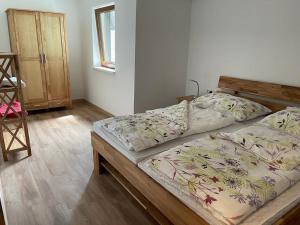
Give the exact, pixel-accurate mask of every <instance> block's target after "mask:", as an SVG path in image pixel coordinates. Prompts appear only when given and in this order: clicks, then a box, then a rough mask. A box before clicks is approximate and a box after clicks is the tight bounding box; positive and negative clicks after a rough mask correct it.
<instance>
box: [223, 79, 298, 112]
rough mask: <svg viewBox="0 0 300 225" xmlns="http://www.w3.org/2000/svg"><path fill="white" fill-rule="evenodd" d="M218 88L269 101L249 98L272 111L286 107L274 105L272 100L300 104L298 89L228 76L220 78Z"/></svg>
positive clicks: (281, 104) (278, 104)
mask: <svg viewBox="0 0 300 225" xmlns="http://www.w3.org/2000/svg"><path fill="white" fill-rule="evenodd" d="M218 87H219V88H220V89H224V90H228V91H230V92H234V93H235V94H237V95H240V94H246V95H251V96H257V97H260V98H266V99H270V101H268V100H265V99H264V100H262V99H256V98H250V99H251V100H255V101H257V102H259V103H261V104H263V105H265V106H267V107H269V108H270V109H272V110H273V111H279V110H281V109H283V108H285V107H286V106H287V105H288V104H283V103H275V102H274V100H275V101H285V102H290V103H297V104H300V87H294V86H288V85H281V84H274V83H268V82H260V81H252V80H245V79H239V78H233V77H229V76H220V79H219V85H218ZM271 100H273V101H271Z"/></svg>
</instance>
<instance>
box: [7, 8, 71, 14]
mask: <svg viewBox="0 0 300 225" xmlns="http://www.w3.org/2000/svg"><path fill="white" fill-rule="evenodd" d="M12 11H22V12H40V13H53V14H60V15H65V14H64V13H61V12H49V11H41V10H31V9H15V8H8V9H7V10H6V12H7V13H8V12H12Z"/></svg>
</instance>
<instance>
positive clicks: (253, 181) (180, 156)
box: [139, 137, 300, 225]
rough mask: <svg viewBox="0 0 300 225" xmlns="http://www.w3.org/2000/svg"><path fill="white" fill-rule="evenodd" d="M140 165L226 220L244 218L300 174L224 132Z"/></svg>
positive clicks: (175, 191) (191, 204)
mask: <svg viewBox="0 0 300 225" xmlns="http://www.w3.org/2000/svg"><path fill="white" fill-rule="evenodd" d="M139 167H140V168H141V169H143V170H144V171H145V172H146V173H148V174H149V175H150V176H151V177H152V178H154V179H155V180H156V181H157V182H159V183H161V184H162V185H163V186H164V187H165V188H166V189H168V190H169V191H170V192H172V193H173V194H174V195H175V196H176V195H177V196H178V195H180V196H183V197H182V198H181V197H180V199H184V203H185V204H187V205H188V206H189V207H191V208H192V209H194V210H195V211H196V212H198V213H199V212H200V210H199V208H205V209H206V210H208V211H209V212H210V213H211V214H212V215H213V216H214V217H215V218H217V219H218V220H220V221H222V222H223V223H225V224H230V225H235V224H239V223H241V222H242V221H243V220H244V219H245V218H246V217H247V216H249V215H250V214H251V213H253V212H254V211H256V210H257V209H259V208H260V207H262V206H263V205H264V204H266V203H267V202H268V201H270V200H272V199H274V198H276V196H278V195H280V194H281V193H282V192H283V191H285V190H286V189H287V188H289V187H290V186H292V185H293V184H295V182H296V181H298V180H299V178H300V170H299V169H297V168H295V169H294V170H289V171H286V170H282V169H280V168H274V167H273V165H272V164H271V163H268V162H267V161H265V160H262V159H261V158H260V157H257V156H256V155H254V154H252V153H250V152H247V151H245V149H244V148H242V147H241V146H239V145H236V144H235V143H233V142H231V141H227V140H224V139H220V138H209V137H208V138H203V139H198V140H194V141H192V142H189V143H186V144H184V145H180V146H178V147H176V148H173V149H171V150H169V151H166V152H164V153H161V154H158V155H156V156H153V157H151V158H149V159H147V160H146V161H143V162H141V163H139Z"/></svg>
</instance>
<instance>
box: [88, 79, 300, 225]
mask: <svg viewBox="0 0 300 225" xmlns="http://www.w3.org/2000/svg"><path fill="white" fill-rule="evenodd" d="M218 87H219V88H220V89H222V90H225V91H230V92H233V93H234V94H236V95H244V94H246V95H251V97H248V96H247V98H250V99H252V100H255V101H256V102H259V103H261V104H263V105H265V106H267V107H269V108H271V109H272V110H273V112H276V111H279V110H281V109H283V108H285V107H286V106H287V104H283V103H276V102H274V101H272V100H269V99H273V100H274V99H276V100H281V101H288V102H292V103H300V88H299V87H291V86H286V85H278V84H272V83H266V82H258V81H250V80H243V79H237V78H232V77H227V76H221V77H220V80H219V85H218ZM266 99H267V100H266ZM92 146H93V158H94V173H95V174H96V175H99V174H102V173H104V172H109V173H111V175H112V176H113V177H115V178H116V180H117V181H118V182H119V183H120V184H121V185H122V186H123V187H124V188H125V189H126V190H127V191H128V192H129V193H130V194H131V195H132V196H133V197H134V198H135V199H136V200H137V201H138V202H139V203H140V204H141V205H142V206H143V207H144V209H145V210H147V211H148V212H149V214H150V215H151V216H152V217H153V218H154V219H155V220H156V221H157V222H158V223H159V224H163V225H165V224H175V225H208V223H207V222H206V221H205V220H204V219H202V218H201V217H200V216H199V215H197V214H196V213H195V212H194V211H192V210H191V209H190V208H188V207H187V206H186V205H185V204H184V203H182V202H181V201H180V200H179V199H177V198H176V197H175V196H174V195H172V194H171V193H170V192H168V191H167V190H166V189H164V188H163V187H162V186H161V185H160V184H158V183H157V182H156V181H154V180H153V179H152V178H151V177H149V176H148V175H147V174H146V173H145V172H143V171H142V170H141V169H140V168H138V167H137V165H135V164H134V163H132V162H131V161H130V160H128V159H127V158H126V157H125V156H123V155H122V154H121V153H120V152H119V151H117V150H116V149H114V148H113V147H112V146H111V145H110V144H108V143H107V142H106V141H105V140H103V139H102V138H101V137H99V136H98V135H97V134H96V133H95V132H92ZM178 212H180V213H178ZM275 224H276V225H295V224H300V204H299V205H297V206H296V207H294V208H293V209H292V210H291V211H289V212H288V213H287V214H286V215H284V216H283V217H282V218H280V219H279V220H278V221H277V222H276V223H275Z"/></svg>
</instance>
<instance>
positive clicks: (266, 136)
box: [215, 125, 300, 170]
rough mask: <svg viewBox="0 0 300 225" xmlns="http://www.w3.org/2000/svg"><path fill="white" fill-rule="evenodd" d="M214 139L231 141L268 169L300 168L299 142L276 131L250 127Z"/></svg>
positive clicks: (220, 134) (218, 135) (217, 135)
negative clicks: (263, 163)
mask: <svg viewBox="0 0 300 225" xmlns="http://www.w3.org/2000/svg"><path fill="white" fill-rule="evenodd" d="M215 136H216V137H219V138H222V139H225V140H229V141H232V142H234V143H236V144H238V145H240V146H242V147H243V148H244V149H245V150H246V151H249V152H252V153H253V154H255V155H257V156H258V157H260V158H262V159H264V160H265V161H267V162H268V163H269V164H270V166H271V167H270V169H274V170H275V169H282V170H293V169H295V168H296V167H298V166H300V140H299V139H297V138H295V137H293V136H290V135H288V134H287V133H284V132H280V131H278V130H274V129H270V128H268V127H263V126H258V125H255V126H250V127H247V128H244V129H241V130H239V131H237V132H234V133H218V134H216V135H215Z"/></svg>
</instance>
